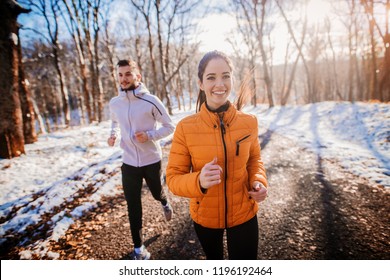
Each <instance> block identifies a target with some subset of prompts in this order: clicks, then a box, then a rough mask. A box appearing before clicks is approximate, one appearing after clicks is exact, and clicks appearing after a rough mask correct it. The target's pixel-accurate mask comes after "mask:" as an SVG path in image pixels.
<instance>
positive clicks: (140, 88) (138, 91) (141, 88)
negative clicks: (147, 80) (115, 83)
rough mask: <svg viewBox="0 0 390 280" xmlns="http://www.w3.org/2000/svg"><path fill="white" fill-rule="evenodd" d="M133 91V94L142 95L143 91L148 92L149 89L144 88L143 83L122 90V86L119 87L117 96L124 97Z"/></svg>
mask: <svg viewBox="0 0 390 280" xmlns="http://www.w3.org/2000/svg"><path fill="white" fill-rule="evenodd" d="M133 92H134V94H135V96H137V97H139V96H142V95H144V94H145V93H149V90H148V89H147V88H146V86H145V85H144V84H143V83H139V86H138V87H137V88H136V89H134V90H130V89H126V90H123V89H122V88H120V87H119V96H121V97H125V96H126V95H127V94H128V93H130V94H131V95H130V96H133Z"/></svg>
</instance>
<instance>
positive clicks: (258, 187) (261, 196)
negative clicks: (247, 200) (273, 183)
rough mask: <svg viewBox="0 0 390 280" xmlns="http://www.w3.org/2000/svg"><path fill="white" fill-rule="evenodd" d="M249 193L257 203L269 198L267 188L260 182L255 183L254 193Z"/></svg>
mask: <svg viewBox="0 0 390 280" xmlns="http://www.w3.org/2000/svg"><path fill="white" fill-rule="evenodd" d="M248 193H249V195H250V196H251V197H252V198H253V199H254V200H255V201H256V202H262V201H264V200H265V199H266V198H267V196H268V190H267V188H266V187H265V186H264V185H263V184H262V183H260V182H258V181H255V182H253V186H252V191H249V192H248Z"/></svg>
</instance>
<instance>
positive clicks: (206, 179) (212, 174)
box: [199, 157, 222, 189]
mask: <svg viewBox="0 0 390 280" xmlns="http://www.w3.org/2000/svg"><path fill="white" fill-rule="evenodd" d="M221 174H222V167H221V166H219V165H218V164H217V157H215V158H214V159H213V160H212V161H210V162H209V163H206V164H205V166H203V168H202V170H201V171H200V175H199V182H200V186H201V187H202V188H204V189H209V188H211V187H212V186H214V185H218V184H219V183H221Z"/></svg>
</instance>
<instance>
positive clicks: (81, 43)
mask: <svg viewBox="0 0 390 280" xmlns="http://www.w3.org/2000/svg"><path fill="white" fill-rule="evenodd" d="M219 2H220V1H193V0H172V1H166V0H165V1H164V0H163V1H161V0H144V1H139V0H131V1H130V0H129V1H126V0H18V1H14V0H5V1H1V4H0V10H1V14H2V16H1V17H2V18H3V19H4V20H2V21H1V28H0V32H1V37H0V49H1V51H0V61H1V67H0V71H1V75H0V89H1V94H0V100H1V101H0V107H1V108H0V112H1V113H0V114H1V117H0V119H1V122H0V157H1V158H12V157H17V156H19V155H21V154H24V153H25V148H24V145H25V144H29V143H34V142H35V141H37V139H38V138H37V135H39V134H44V133H48V132H51V131H55V130H58V129H59V128H66V127H71V126H75V125H88V124H91V123H95V122H98V123H99V122H101V121H104V120H107V119H108V112H107V111H108V109H107V104H108V102H109V100H110V99H111V98H112V97H114V96H115V95H116V94H117V90H118V88H117V87H118V85H117V81H116V63H117V61H118V60H119V59H123V58H131V59H133V60H135V61H136V62H137V63H138V64H139V65H140V68H141V71H142V76H143V82H144V83H145V84H146V85H147V86H148V88H149V89H150V90H151V92H152V93H154V94H155V95H157V96H158V97H159V98H160V99H161V100H162V101H163V103H164V104H165V105H166V107H167V109H168V111H169V113H170V114H173V109H174V108H178V109H180V110H192V109H193V102H195V101H196V98H197V90H198V89H197V63H198V61H199V59H200V57H201V56H202V54H203V53H204V51H205V50H204V49H203V50H202V48H201V46H202V44H203V43H204V42H202V41H201V40H200V38H201V36H202V33H205V32H207V31H209V30H212V29H213V26H214V23H213V22H212V21H207V22H206V24H202V25H201V24H200V22H202V21H203V23H205V20H206V19H207V18H209V17H210V16H211V15H215V14H217V15H218V14H219V15H221V14H223V15H226V16H227V18H229V20H230V22H229V25H232V26H234V28H232V29H231V30H230V32H229V33H228V34H224V35H225V37H226V40H225V41H224V42H223V43H224V44H225V45H226V49H228V50H230V52H229V55H230V56H231V58H232V60H233V61H234V65H235V69H234V78H235V81H236V82H235V86H236V87H239V86H240V84H241V82H242V81H245V82H246V84H247V85H248V86H249V87H250V88H251V90H252V93H253V94H252V96H251V100H250V103H251V104H252V105H253V106H257V105H258V104H267V105H268V106H269V107H273V106H276V105H281V106H285V105H303V104H309V103H316V102H322V101H348V102H356V101H363V102H388V101H389V100H390V34H389V17H390V0H345V1H343V0H329V1H324V0H299V1H290V0H274V1H271V0H262V1H259V0H257V1H256V0H254V1H249V0H230V1H224V2H223V4H222V3H219ZM226 24H228V22H226ZM200 26H201V27H200ZM208 43H209V44H208V46H213V45H212V44H210V43H212V42H208Z"/></svg>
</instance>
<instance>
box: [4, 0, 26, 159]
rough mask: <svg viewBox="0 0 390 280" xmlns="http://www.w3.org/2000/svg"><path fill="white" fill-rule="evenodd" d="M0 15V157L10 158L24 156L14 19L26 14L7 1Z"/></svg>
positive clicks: (15, 23)
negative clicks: (0, 17)
mask: <svg viewBox="0 0 390 280" xmlns="http://www.w3.org/2000/svg"><path fill="white" fill-rule="evenodd" d="M0 11H1V12H2V19H1V20H0V93H1V94H0V120H1V122H0V157H1V158H12V157H17V156H20V155H21V154H24V153H25V150H24V135H23V117H22V108H21V104H20V96H19V90H20V88H19V75H20V74H19V69H21V66H20V64H21V61H20V60H19V56H18V52H21V50H20V48H21V46H20V44H19V39H18V36H19V31H18V24H17V17H18V15H19V14H21V13H26V12H29V11H28V10H26V9H24V8H22V7H21V6H19V5H18V4H17V3H16V2H14V1H11V0H6V1H4V0H3V1H0ZM18 48H19V50H18Z"/></svg>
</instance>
